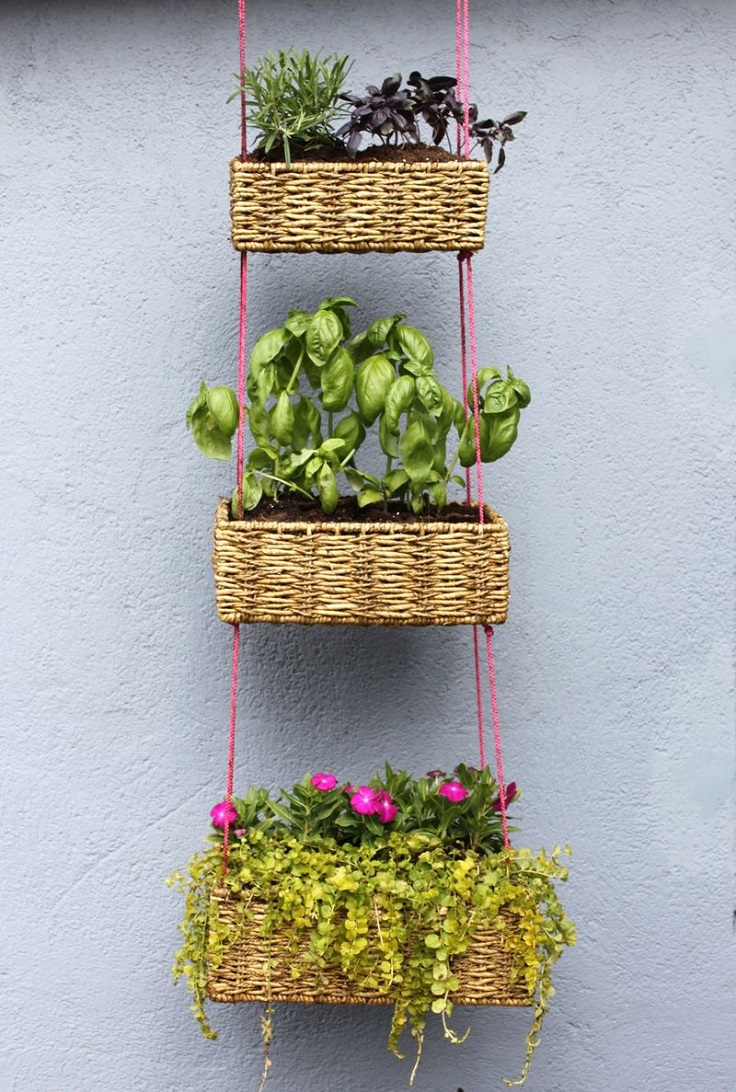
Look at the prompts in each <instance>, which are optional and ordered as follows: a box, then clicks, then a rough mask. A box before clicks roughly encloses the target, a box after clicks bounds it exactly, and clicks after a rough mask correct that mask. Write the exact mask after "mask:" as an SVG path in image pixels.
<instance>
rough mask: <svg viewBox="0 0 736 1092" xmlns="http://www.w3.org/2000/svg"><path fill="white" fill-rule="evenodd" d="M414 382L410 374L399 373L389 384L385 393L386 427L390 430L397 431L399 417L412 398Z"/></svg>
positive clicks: (407, 407) (404, 411)
mask: <svg viewBox="0 0 736 1092" xmlns="http://www.w3.org/2000/svg"><path fill="white" fill-rule="evenodd" d="M415 389H416V384H415V381H414V379H413V378H412V377H411V376H410V375H400V376H399V378H398V379H396V380H395V381H394V382H393V383H392V384H391V386H390V388H389V391H388V394H387V395H386V404H385V409H384V413H385V417H386V427H387V428H388V429H389V430H390V431H391V432H396V431H398V428H399V417H400V416H401V414H402V413H406V411H407V410H408V409H409V406H410V405H411V403H412V401H413V399H414V392H415Z"/></svg>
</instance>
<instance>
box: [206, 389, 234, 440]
mask: <svg viewBox="0 0 736 1092" xmlns="http://www.w3.org/2000/svg"><path fill="white" fill-rule="evenodd" d="M207 408H208V409H209V411H210V413H211V414H212V416H213V418H214V419H215V422H216V423H217V427H218V428H219V429H220V431H221V432H224V433H225V435H226V436H232V435H233V433H234V432H235V431H236V429H237V427H238V421H239V419H240V407H239V406H238V399H237V396H236V394H235V391H233V390H231V389H230V387H211V388H210V390H209V391H208V392H207Z"/></svg>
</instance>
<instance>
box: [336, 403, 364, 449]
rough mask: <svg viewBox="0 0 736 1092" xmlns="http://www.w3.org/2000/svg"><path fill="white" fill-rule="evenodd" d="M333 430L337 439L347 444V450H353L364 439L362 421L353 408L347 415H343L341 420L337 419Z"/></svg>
mask: <svg viewBox="0 0 736 1092" xmlns="http://www.w3.org/2000/svg"><path fill="white" fill-rule="evenodd" d="M333 432H334V435H335V436H336V437H337V438H338V439H339V440H344V442H345V443H346V444H347V449H346V450H347V451H354V450H355V449H356V448H359V447H360V445H361V444H362V443H363V440H364V439H365V429H364V428H363V422H362V421H361V419H360V417H359V416H358V414H357V413H356V412H355V410H351V412H350V413H349V414H348V416H347V417H343V419H342V421H338V423H337V425H336V426H335V428H334V430H333Z"/></svg>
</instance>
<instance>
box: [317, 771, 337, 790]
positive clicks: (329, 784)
mask: <svg viewBox="0 0 736 1092" xmlns="http://www.w3.org/2000/svg"><path fill="white" fill-rule="evenodd" d="M312 784H313V785H314V787H315V789H319V791H320V792H330V790H331V789H334V787H335V785H336V784H337V778H336V777H335V775H334V774H331V773H316V774H315V775H314V777H313V778H312Z"/></svg>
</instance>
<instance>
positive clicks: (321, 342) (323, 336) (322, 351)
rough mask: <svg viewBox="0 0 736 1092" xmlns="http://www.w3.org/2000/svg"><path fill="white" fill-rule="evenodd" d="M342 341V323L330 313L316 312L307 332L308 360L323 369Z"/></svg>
mask: <svg viewBox="0 0 736 1092" xmlns="http://www.w3.org/2000/svg"><path fill="white" fill-rule="evenodd" d="M341 340H342V323H341V322H340V320H339V318H338V317H337V315H335V314H334V313H333V312H332V311H316V312H315V313H314V315H312V320H311V322H310V323H309V329H308V330H307V337H306V346H307V353H308V354H309V358H310V359H311V360H313V361H314V363H315V364H316V365H317V367H319V368H321V367H323V366H324V365H325V364H326V363H327V361H328V360H329V358H330V357H331V356H332V353H333V352H334V351H335V349H336V348H337V346H338V345H339V344H340V341H341Z"/></svg>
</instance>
